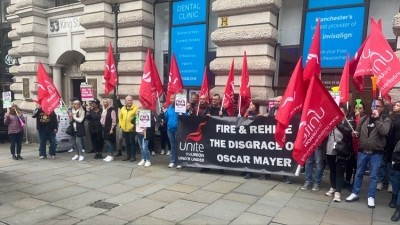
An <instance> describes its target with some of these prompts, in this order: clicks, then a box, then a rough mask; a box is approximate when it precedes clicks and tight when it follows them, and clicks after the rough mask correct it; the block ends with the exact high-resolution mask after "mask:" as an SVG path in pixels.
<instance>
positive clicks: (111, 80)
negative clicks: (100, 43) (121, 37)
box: [104, 42, 117, 94]
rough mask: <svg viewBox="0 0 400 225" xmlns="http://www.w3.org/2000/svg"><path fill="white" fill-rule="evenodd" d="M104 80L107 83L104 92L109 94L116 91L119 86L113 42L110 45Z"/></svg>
mask: <svg viewBox="0 0 400 225" xmlns="http://www.w3.org/2000/svg"><path fill="white" fill-rule="evenodd" d="M104 80H105V81H106V83H105V84H104V92H105V93H106V94H108V93H110V92H111V91H112V90H114V88H115V86H117V67H115V61H114V55H113V49H112V45H111V42H110V44H109V45H108V54H107V61H106V68H105V69H104Z"/></svg>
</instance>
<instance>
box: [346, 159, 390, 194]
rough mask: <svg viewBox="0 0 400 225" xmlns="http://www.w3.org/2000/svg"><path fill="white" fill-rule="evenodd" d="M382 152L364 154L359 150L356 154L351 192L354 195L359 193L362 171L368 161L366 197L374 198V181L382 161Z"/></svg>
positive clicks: (363, 171) (375, 181) (376, 178)
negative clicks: (354, 174) (355, 168)
mask: <svg viewBox="0 0 400 225" xmlns="http://www.w3.org/2000/svg"><path fill="white" fill-rule="evenodd" d="M382 157H383V155H382V154H365V153H363V152H359V153H358V154H357V172H356V176H355V177H354V185H353V191H352V192H353V193H354V194H356V195H359V194H360V189H361V185H362V181H363V178H364V173H365V170H366V168H367V165H368V163H369V171H370V174H369V187H368V197H372V198H375V194H376V183H377V181H378V177H377V173H378V167H379V165H380V163H381V161H382Z"/></svg>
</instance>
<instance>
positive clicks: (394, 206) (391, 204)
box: [389, 197, 397, 208]
mask: <svg viewBox="0 0 400 225" xmlns="http://www.w3.org/2000/svg"><path fill="white" fill-rule="evenodd" d="M396 204H397V199H396V198H393V197H392V199H391V200H390V202H389V207H390V208H396Z"/></svg>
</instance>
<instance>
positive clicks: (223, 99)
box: [219, 94, 225, 112]
mask: <svg viewBox="0 0 400 225" xmlns="http://www.w3.org/2000/svg"><path fill="white" fill-rule="evenodd" d="M224 101H225V94H224V97H223V98H222V103H221V109H220V110H219V111H220V112H222V107H224Z"/></svg>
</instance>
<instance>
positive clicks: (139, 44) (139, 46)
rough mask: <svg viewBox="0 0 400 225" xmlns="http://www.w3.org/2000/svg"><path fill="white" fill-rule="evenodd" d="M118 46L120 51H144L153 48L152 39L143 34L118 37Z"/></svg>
mask: <svg viewBox="0 0 400 225" xmlns="http://www.w3.org/2000/svg"><path fill="white" fill-rule="evenodd" d="M118 47H119V51H120V52H131V51H137V50H139V51H146V50H147V49H148V48H151V49H153V48H154V40H153V39H150V38H148V37H144V36H136V37H126V38H120V39H119V40H118Z"/></svg>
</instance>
